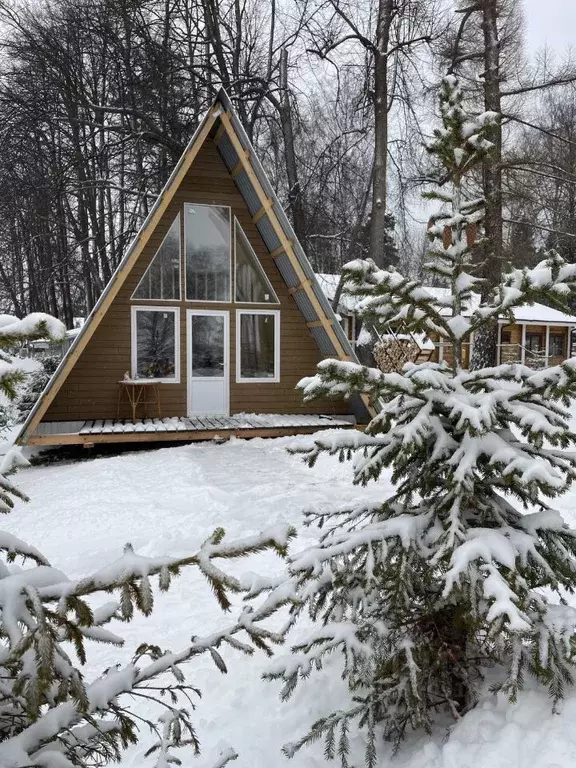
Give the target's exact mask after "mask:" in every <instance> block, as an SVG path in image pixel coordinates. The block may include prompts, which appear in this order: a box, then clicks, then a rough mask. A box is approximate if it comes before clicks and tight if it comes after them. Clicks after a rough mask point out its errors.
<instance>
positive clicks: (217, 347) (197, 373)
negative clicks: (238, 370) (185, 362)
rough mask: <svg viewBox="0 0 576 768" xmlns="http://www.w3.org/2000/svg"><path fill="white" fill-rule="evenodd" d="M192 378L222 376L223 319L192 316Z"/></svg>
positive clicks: (208, 316)
mask: <svg viewBox="0 0 576 768" xmlns="http://www.w3.org/2000/svg"><path fill="white" fill-rule="evenodd" d="M192 376H194V377H201V376H210V377H212V378H214V377H216V378H222V376H224V318H223V317H218V316H217V315H214V316H211V315H202V316H200V315H192Z"/></svg>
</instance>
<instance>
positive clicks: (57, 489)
mask: <svg viewBox="0 0 576 768" xmlns="http://www.w3.org/2000/svg"><path fill="white" fill-rule="evenodd" d="M326 434H327V433H326V432H323V433H322V435H323V436H324V437H326ZM334 435H335V437H336V435H337V432H334ZM292 442H293V438H283V439H278V440H261V439H255V440H251V441H241V440H231V441H230V442H229V443H226V444H224V445H214V444H197V445H189V446H181V447H177V448H163V449H159V450H154V451H150V452H142V451H140V452H135V453H129V454H127V453H125V454H123V455H120V456H116V457H111V458H99V459H95V460H91V461H81V462H77V463H62V464H50V465H46V466H35V467H30V468H27V469H25V470H23V471H21V472H20V473H19V474H18V476H17V482H18V484H19V486H20V487H21V488H22V490H23V491H25V492H26V493H27V494H28V495H29V496H30V497H31V501H30V503H29V504H27V505H23V504H22V505H20V504H19V505H18V507H17V508H16V510H15V511H14V512H13V513H12V514H11V515H9V516H7V517H5V518H4V519H3V520H2V523H3V528H4V529H5V530H7V531H8V532H9V533H11V534H13V535H15V536H18V537H19V538H22V539H24V540H25V541H27V542H29V543H30V545H31V546H36V547H38V548H40V549H41V550H42V552H43V554H44V555H46V556H47V557H48V558H49V560H50V562H51V565H52V566H53V567H54V568H57V569H61V570H63V571H64V572H65V573H67V574H69V575H70V576H71V577H74V576H79V575H81V574H85V573H86V572H88V571H93V570H96V569H97V568H99V567H102V566H104V565H106V564H108V563H110V562H112V561H113V560H114V558H115V557H118V556H119V555H120V553H121V551H122V547H123V545H124V543H125V542H127V541H131V542H132V544H133V545H134V547H135V549H137V550H138V551H139V553H140V554H142V555H145V556H148V557H163V556H166V555H170V556H178V555H181V554H184V553H185V552H190V551H191V550H192V549H194V547H196V546H197V545H198V544H199V543H201V542H202V541H203V540H204V539H205V538H206V537H207V536H208V535H209V534H210V533H211V532H212V531H213V530H214V528H215V527H217V526H219V525H223V526H224V527H225V528H226V530H227V534H228V536H230V538H234V537H240V536H242V537H245V536H248V535H250V534H253V533H257V532H258V531H260V530H263V529H264V528H269V527H270V526H271V525H274V524H275V523H281V522H282V523H286V522H287V523H291V524H294V525H297V526H298V527H299V528H300V523H301V520H302V511H303V510H304V509H315V510H321V509H324V508H332V507H334V505H335V504H337V505H338V506H341V505H342V504H346V503H355V504H358V503H361V502H366V503H370V502H373V501H374V500H377V499H379V498H381V495H382V494H383V493H384V494H388V493H389V492H390V490H391V487H390V485H389V480H388V478H387V476H386V477H383V479H382V482H380V483H379V484H378V486H374V485H372V486H368V487H366V488H358V487H354V486H352V483H351V477H352V474H351V473H352V468H351V466H350V465H349V464H346V463H345V464H340V463H339V461H338V458H337V456H334V457H328V456H321V457H320V458H319V460H318V463H317V464H316V466H315V467H314V468H313V469H308V468H307V467H306V466H305V465H304V464H303V463H302V461H301V460H300V459H299V458H298V457H296V456H293V455H289V454H288V453H287V452H286V447H287V446H288V445H290V444H291V443H292ZM562 502H563V503H562V507H563V509H565V510H566V511H567V512H568V511H571V510H573V509H574V508H576V490H574V491H572V492H571V493H570V494H567V495H566V496H565V497H564V498H563V499H562ZM567 517H568V515H567ZM314 542H315V533H314V531H313V530H310V529H304V530H302V529H300V534H299V538H298V539H297V541H296V544H295V545H294V546H293V551H294V552H295V551H297V550H300V549H304V548H306V547H309V546H311V545H312V544H313V543H314ZM235 567H236V568H237V572H236V574H235V575H237V576H238V578H242V577H243V578H250V576H249V574H247V572H248V571H253V572H257V573H259V574H261V575H263V576H264V575H266V574H276V573H278V560H277V558H275V557H274V556H272V555H270V554H268V553H266V554H262V555H258V556H256V557H254V558H250V560H249V561H246V562H245V563H238V564H237V566H235ZM231 572H232V569H231ZM232 610H233V614H232V615H234V613H239V612H240V610H241V606H240V605H239V604H238V605H234V607H233V609H232ZM229 619H230V617H229V616H228V617H227V616H226V615H223V614H222V613H221V612H220V611H219V609H218V608H217V606H216V604H215V601H214V599H213V596H212V595H211V592H210V589H209V587H208V586H207V585H206V583H205V582H204V581H203V580H202V578H201V577H200V576H199V575H198V574H194V573H192V572H185V573H183V574H182V576H180V577H179V578H178V579H176V580H175V582H174V584H173V587H172V588H171V590H170V592H168V593H163V594H160V595H157V596H156V607H155V610H154V612H153V614H152V616H151V617H149V618H144V617H142V616H137V618H136V620H135V621H134V622H133V623H131V624H129V625H122V627H121V628H120V629H119V632H120V634H122V635H123V636H125V637H126V645H125V647H124V648H122V649H114V648H110V647H108V646H103V645H100V644H92V645H91V646H90V668H89V669H88V670H87V673H88V674H90V673H94V672H97V671H101V670H102V669H104V668H106V667H107V666H109V665H110V664H111V663H114V662H120V663H122V662H125V661H127V660H128V659H129V658H130V656H131V654H132V653H133V651H134V648H135V647H136V645H137V644H138V643H139V642H141V641H143V640H146V641H148V642H158V643H160V644H161V645H162V646H163V647H165V648H172V649H174V648H180V647H182V644H183V642H184V643H185V642H186V641H187V640H188V639H189V637H190V636H191V635H192V634H202V633H204V632H205V631H206V628H208V627H210V628H211V629H213V630H215V629H217V628H219V627H221V626H223V625H224V623H226V622H229ZM278 623H279V624H280V623H281V617H279V618H278ZM110 629H111V630H114V626H113V625H110ZM303 630H304V628H303V627H302V628H300V629H297V630H296V633H295V635H294V636H293V637H292V638H291V640H292V641H293V642H296V641H297V640H298V635H299V633H300V632H303ZM286 653H287V650H286V649H279V651H278V654H279V655H284V654H286ZM225 661H226V664H227V666H228V669H229V673H228V674H227V675H221V674H220V673H219V672H218V671H217V670H216V669H215V668H214V665H213V664H212V662H211V661H210V660H208V659H206V660H204V659H200V660H199V661H198V662H196V663H194V664H191V665H190V666H189V667H188V668H187V674H188V677H189V680H190V681H191V682H192V683H193V684H194V685H197V686H198V687H199V688H200V689H201V690H202V694H203V696H202V699H201V700H200V701H199V702H198V706H197V710H196V712H195V713H194V714H195V718H194V720H195V723H196V724H197V726H198V735H199V737H200V740H201V744H202V752H203V754H202V756H201V758H199V759H195V758H193V757H192V755H189V754H186V753H185V752H184V751H182V752H180V755H179V756H180V757H181V758H182V765H183V768H205V766H208V765H211V764H212V762H214V760H213V758H214V756H215V755H218V754H219V753H220V752H221V751H222V750H223V749H225V748H227V747H228V746H231V747H233V748H234V749H235V750H236V751H237V752H238V753H239V758H238V760H237V761H236V762H235V763H234V766H238V768H265V766H274V768H282V767H283V766H285V767H286V768H330V766H331V765H332V766H334V768H337V766H338V763H326V761H325V760H324V757H323V744H322V743H321V742H320V743H317V744H315V745H313V746H312V747H311V748H308V749H303V750H302V751H301V752H299V753H298V754H297V755H296V756H295V757H294V758H293V759H291V760H288V759H287V758H285V757H284V756H283V755H282V754H281V753H280V748H281V746H282V744H284V743H285V742H287V741H290V740H294V739H295V738H297V737H298V736H300V735H303V734H304V732H305V731H306V730H307V728H308V727H309V725H310V723H311V721H312V720H313V719H315V718H317V717H320V716H322V715H324V714H326V713H327V711H329V710H327V707H330V708H333V704H334V702H335V701H342V702H343V703H345V702H346V700H347V697H348V691H347V689H346V686H345V685H344V683H343V682H342V680H341V679H340V676H339V675H340V666H339V665H337V664H331V663H328V664H327V665H326V667H325V669H324V670H323V671H322V673H319V674H318V675H316V676H315V678H314V680H313V681H312V683H311V685H310V686H301V687H300V688H299V689H298V690H297V691H296V693H295V694H294V696H293V698H292V699H291V700H290V701H289V702H287V703H286V704H282V703H281V702H280V701H279V698H278V691H279V690H280V687H281V684H280V683H269V682H265V681H263V680H261V675H262V673H263V672H265V671H266V670H268V669H270V667H271V665H272V664H273V663H274V660H270V659H267V658H266V657H264V655H257V656H256V657H255V658H254V659H252V660H248V659H246V658H245V657H243V656H242V655H241V654H240V653H239V652H234V651H227V652H226V653H225ZM137 707H138V709H137V711H138V713H139V714H142V715H143V716H150V717H152V716H154V714H155V713H156V710H154V709H153V708H152V707H153V705H151V704H147V703H145V702H140V703H139V704H138V705H137ZM574 722H576V690H575V691H572V692H569V694H568V696H567V698H566V700H565V702H564V704H563V707H562V711H561V713H560V714H557V715H554V714H552V713H551V711H550V701H549V699H548V697H547V695H546V693H545V692H544V691H541V690H538V689H536V688H533V687H528V689H527V690H526V691H525V692H524V693H522V694H521V695H520V697H519V700H518V703H517V704H516V705H513V706H510V705H508V704H507V702H506V700H505V698H504V697H502V696H498V697H495V696H492V695H490V694H487V695H486V696H485V698H484V699H483V700H482V701H481V702H480V703H479V704H478V706H477V707H476V708H475V709H473V710H472V711H471V712H469V713H468V714H467V715H466V716H465V717H464V718H463V719H462V720H461V721H460V722H459V723H456V724H453V723H451V724H449V726H448V728H447V730H446V731H444V732H442V731H439V732H438V733H437V734H436V735H435V736H434V738H432V739H430V738H427V737H423V736H412V737H410V738H409V739H408V741H407V743H406V745H405V747H404V748H403V749H402V750H401V751H400V753H399V754H398V755H397V756H396V757H394V758H393V757H392V753H391V748H390V747H389V746H388V745H385V744H383V743H382V744H381V762H380V768H526V766H530V768H571V767H572V766H574V765H576V729H575V728H574ZM141 739H142V740H141V743H140V744H139V745H137V746H136V747H132V748H130V750H129V751H128V752H127V753H126V755H125V757H124V760H123V762H122V766H123V768H144V766H146V765H149V764H150V761H147V760H145V759H144V752H145V750H146V748H147V746H149V745H150V742H151V737H150V734H149V733H148V732H147V729H145V728H143V729H142V732H141ZM351 741H352V754H351V764H352V765H354V766H356V768H361V766H362V765H363V751H364V744H363V740H362V738H361V737H358V736H355V737H353V738H352V740H351Z"/></svg>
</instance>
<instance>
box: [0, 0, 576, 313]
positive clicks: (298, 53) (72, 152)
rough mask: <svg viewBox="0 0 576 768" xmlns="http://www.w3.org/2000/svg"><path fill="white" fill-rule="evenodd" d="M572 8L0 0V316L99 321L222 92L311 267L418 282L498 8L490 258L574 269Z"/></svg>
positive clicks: (512, 1) (454, 0) (425, 1)
mask: <svg viewBox="0 0 576 768" xmlns="http://www.w3.org/2000/svg"><path fill="white" fill-rule="evenodd" d="M567 5H569V4H567V3H566V2H565V0H555V2H549V3H546V8H545V9H544V8H543V7H542V4H541V3H540V2H538V0H525V2H520V0H470V2H466V1H465V0H361V1H360V2H356V1H354V2H353V1H352V0H221V1H220V2H219V1H218V0H161V1H160V0H47V1H46V2H41V3H38V2H27V1H22V2H20V1H18V2H13V1H12V2H0V26H1V29H2V39H1V44H0V140H1V143H2V153H1V154H0V310H1V311H5V312H8V311H9V312H14V313H16V314H17V315H19V316H23V315H25V314H26V313H28V312H32V311H45V312H49V313H51V314H53V315H55V316H57V317H59V318H61V319H62V320H63V321H64V322H65V323H66V325H67V326H68V327H72V325H73V323H74V318H75V317H83V316H85V315H86V314H87V313H88V312H89V311H90V310H91V309H92V307H93V306H94V304H95V302H96V301H97V299H98V297H99V295H100V293H101V292H102V290H103V288H104V286H105V285H106V283H107V281H108V280H109V279H110V277H111V275H112V273H113V271H114V269H115V268H116V266H117V265H118V263H119V261H120V259H121V257H122V255H123V253H124V252H125V250H126V247H127V245H128V243H129V242H130V241H131V240H132V238H133V237H134V235H135V234H136V232H137V231H138V229H139V227H140V225H141V224H142V222H143V220H144V219H145V217H146V215H147V214H148V212H149V210H150V206H151V205H152V204H153V201H154V199H155V197H156V196H157V194H158V192H159V191H160V190H161V188H162V186H163V184H164V183H165V181H166V179H167V178H168V176H169V174H170V172H171V170H172V168H173V167H174V165H175V163H176V162H177V160H178V158H179V156H180V154H181V153H182V151H183V149H184V147H185V146H186V143H187V142H188V140H189V139H190V137H191V136H192V134H193V132H194V129H195V128H196V126H197V124H198V122H199V120H200V119H201V117H202V115H203V113H204V111H205V110H206V108H207V107H208V106H209V104H210V103H211V101H212V99H213V97H214V95H215V93H216V92H217V90H218V88H219V87H220V86H223V87H224V88H225V89H226V90H227V92H228V93H229V95H230V97H231V99H232V101H233V103H234V105H235V107H236V109H237V110H238V114H239V116H240V119H241V120H242V123H243V125H244V128H245V129H246V131H247V133H248V135H249V137H250V138H251V140H252V141H253V143H254V144H255V146H256V148H257V151H258V152H259V154H260V157H261V158H262V160H263V162H264V166H265V168H266V170H267V172H268V173H269V175H270V178H271V181H272V183H273V185H274V187H275V188H276V190H277V191H278V193H279V195H280V198H281V200H282V202H283V204H284V205H285V208H286V210H287V212H288V214H289V216H290V217H291V219H292V221H293V224H294V228H295V231H296V234H297V235H298V237H299V239H300V240H301V242H302V244H303V245H304V248H305V250H306V251H307V253H308V255H309V258H310V260H311V262H312V264H313V266H314V268H315V269H316V270H317V271H319V272H338V271H339V269H340V268H341V266H342V264H344V263H345V262H346V261H348V260H349V259H350V258H356V257H366V256H372V257H373V258H375V260H376V261H377V262H378V263H381V264H388V263H395V264H399V266H400V267H401V268H402V270H403V271H405V272H408V273H410V274H412V275H414V276H417V275H418V274H419V272H420V267H421V263H422V259H423V256H424V253H425V248H426V239H425V232H426V221H427V214H428V211H427V208H426V206H425V205H424V204H423V203H422V199H421V194H422V192H423V191H426V189H428V188H429V186H430V185H431V184H434V183H436V182H437V181H438V179H437V178H435V177H434V174H433V172H432V170H431V168H430V160H429V158H428V156H427V153H426V151H425V149H424V142H425V141H426V139H427V138H428V136H429V133H430V130H431V126H432V125H433V124H434V122H435V119H436V116H435V112H436V110H437V90H438V84H439V82H440V80H441V77H442V76H443V75H444V74H445V73H446V71H448V70H451V71H454V72H455V73H456V74H457V75H458V76H459V77H460V79H461V81H462V84H463V87H464V89H465V93H466V98H467V100H468V101H469V102H470V107H471V108H472V109H473V108H474V107H477V108H478V109H479V110H481V109H482V108H485V107H486V88H487V80H486V78H485V76H484V72H485V71H486V66H485V65H486V55H487V52H488V53H489V51H487V45H488V43H487V42H486V41H487V37H486V34H484V33H485V32H486V19H487V18H490V15H491V16H492V17H493V22H494V34H495V36H496V40H493V43H494V50H493V53H495V55H496V59H497V73H496V75H495V77H494V78H493V81H494V83H495V84H496V88H497V93H495V94H494V93H493V94H492V96H493V100H494V98H496V99H497V101H498V102H499V104H500V109H499V110H498V111H501V113H502V115H503V119H502V131H501V133H502V137H501V142H500V143H501V151H500V152H499V154H498V155H497V156H496V158H495V160H494V161H493V167H492V171H491V172H492V175H493V179H492V181H494V178H495V179H496V182H497V185H499V188H498V190H497V192H498V195H499V197H498V195H496V197H494V195H493V194H492V195H491V193H490V188H488V189H487V187H486V184H487V183H488V184H489V185H490V183H491V182H490V179H488V182H487V180H486V177H484V178H482V174H479V175H478V178H477V180H476V181H477V184H478V189H479V192H480V193H481V190H482V187H483V191H484V194H485V195H486V196H487V202H488V217H487V234H488V235H489V239H490V241H491V242H494V243H495V246H494V248H495V249H496V250H495V252H494V253H492V254H491V258H492V259H493V260H494V259H496V261H497V262H498V265H499V268H500V267H502V266H503V265H505V264H507V263H513V264H514V265H516V266H519V265H524V264H532V263H534V262H535V260H536V259H537V258H538V256H539V253H540V252H541V251H542V250H543V249H544V248H549V247H555V248H557V249H558V250H559V251H560V253H561V255H562V256H563V257H564V258H566V259H568V260H569V261H575V260H576V82H575V80H576V66H575V63H574V56H573V54H572V51H571V49H570V47H569V45H568V44H567V42H566V44H565V39H564V38H563V37H562V35H563V34H566V35H567V30H568V29H570V28H573V26H572V27H570V24H569V22H570V15H571V14H572V15H576V12H575V11H574V9H572V10H571V9H570V8H568V7H566V6H567ZM562 30H564V32H562ZM544 35H547V36H550V39H551V45H552V47H547V46H546V45H544V43H545V42H546V40H547V38H546V37H544ZM488 106H490V104H488ZM489 172H490V170H489ZM484 173H486V171H484ZM494 203H495V204H496V207H497V208H498V211H497V212H496V213H497V214H498V215H497V216H496V219H494V218H493V214H494ZM491 206H492V207H491ZM499 217H500V218H501V220H500V218H499ZM490 227H492V230H490ZM494 227H495V228H496V230H497V231H498V232H501V238H502V239H501V243H500V244H499V242H498V238H494V236H493V235H491V232H492V231H493V230H494Z"/></svg>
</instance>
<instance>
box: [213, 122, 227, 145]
mask: <svg viewBox="0 0 576 768" xmlns="http://www.w3.org/2000/svg"><path fill="white" fill-rule="evenodd" d="M225 133H226V126H225V125H224V123H220V125H219V126H218V130H217V131H216V133H215V134H214V142H215V143H216V144H218V142H219V141H220V139H221V138H222V136H224V134H225Z"/></svg>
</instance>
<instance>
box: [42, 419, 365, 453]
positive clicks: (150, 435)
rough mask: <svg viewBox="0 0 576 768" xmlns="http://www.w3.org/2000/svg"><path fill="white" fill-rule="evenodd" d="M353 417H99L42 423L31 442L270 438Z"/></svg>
mask: <svg viewBox="0 0 576 768" xmlns="http://www.w3.org/2000/svg"><path fill="white" fill-rule="evenodd" d="M352 426H353V421H351V420H350V419H349V418H339V417H338V416H328V415H322V414H295V413H287V414H275V413H239V414H236V415H233V416H193V417H191V418H186V417H177V416H172V417H167V418H161V419H160V418H151V419H138V420H137V421H135V422H132V421H131V420H129V419H96V420H88V421H85V422H82V421H75V422H73V421H67V422H58V421H55V422H42V423H41V424H40V425H39V427H38V431H37V432H36V433H35V434H33V435H31V436H30V437H29V438H28V440H27V442H29V443H30V444H31V445H62V444H83V443H85V444H88V445H92V443H93V442H98V443H105V442H125V441H126V442H133V441H138V440H139V441H146V440H154V441H161V440H166V441H170V440H209V439H211V438H214V437H230V436H232V435H234V436H236V437H254V436H259V437H270V436H274V437H276V436H280V435H284V434H298V432H301V431H303V432H312V431H314V430H317V429H327V428H336V427H344V428H345V427H348V428H349V427H352Z"/></svg>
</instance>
